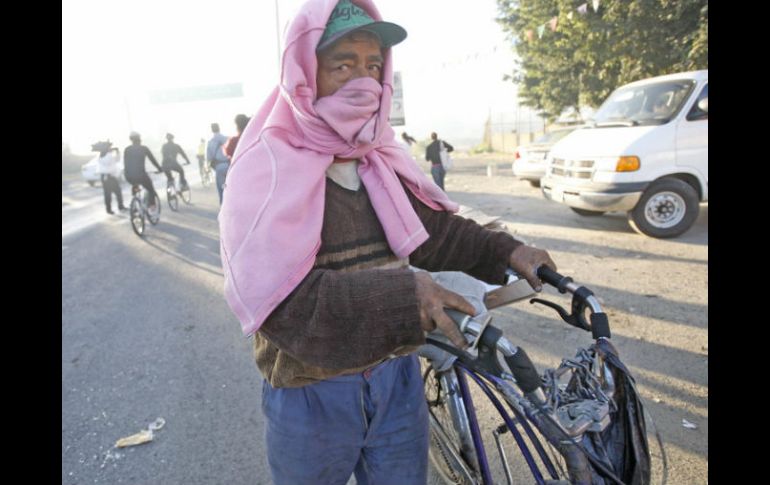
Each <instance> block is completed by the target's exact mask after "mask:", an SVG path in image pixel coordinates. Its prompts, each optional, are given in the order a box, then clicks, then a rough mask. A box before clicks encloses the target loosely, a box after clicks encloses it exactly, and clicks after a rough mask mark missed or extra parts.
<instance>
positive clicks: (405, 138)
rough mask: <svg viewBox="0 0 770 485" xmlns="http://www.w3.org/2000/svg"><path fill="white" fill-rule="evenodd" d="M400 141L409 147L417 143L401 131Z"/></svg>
mask: <svg viewBox="0 0 770 485" xmlns="http://www.w3.org/2000/svg"><path fill="white" fill-rule="evenodd" d="M401 139H402V140H404V143H406V145H407V146H409V147H411V146H412V145H414V144H415V143H417V140H415V139H414V138H413V137H411V136H410V135H409V134H408V133H407V132H405V131H402V132H401Z"/></svg>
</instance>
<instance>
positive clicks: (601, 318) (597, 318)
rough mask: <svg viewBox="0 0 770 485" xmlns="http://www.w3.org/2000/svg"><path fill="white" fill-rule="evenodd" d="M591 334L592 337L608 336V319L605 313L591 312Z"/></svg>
mask: <svg viewBox="0 0 770 485" xmlns="http://www.w3.org/2000/svg"><path fill="white" fill-rule="evenodd" d="M591 334H592V336H593V338H594V339H596V340H598V339H599V338H602V337H604V338H610V336H611V335H610V321H609V319H608V318H607V314H606V313H592V314H591Z"/></svg>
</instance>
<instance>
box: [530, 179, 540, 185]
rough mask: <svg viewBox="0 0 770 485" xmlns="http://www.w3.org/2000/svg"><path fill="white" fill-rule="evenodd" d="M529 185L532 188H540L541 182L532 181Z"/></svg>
mask: <svg viewBox="0 0 770 485" xmlns="http://www.w3.org/2000/svg"><path fill="white" fill-rule="evenodd" d="M529 185H531V186H532V187H540V181H539V180H530V181H529Z"/></svg>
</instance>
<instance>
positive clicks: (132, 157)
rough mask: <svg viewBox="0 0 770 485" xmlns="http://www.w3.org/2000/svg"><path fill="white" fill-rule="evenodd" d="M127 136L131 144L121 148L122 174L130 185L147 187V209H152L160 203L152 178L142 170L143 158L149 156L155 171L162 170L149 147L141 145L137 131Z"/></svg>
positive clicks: (140, 138)
mask: <svg viewBox="0 0 770 485" xmlns="http://www.w3.org/2000/svg"><path fill="white" fill-rule="evenodd" d="M128 138H129V139H130V140H131V145H129V146H127V147H126V149H125V150H123V165H124V167H123V174H124V175H125V177H126V181H128V183H130V184H131V185H141V186H143V187H144V188H145V189H147V192H148V193H149V194H150V204H149V206H148V209H149V210H150V211H154V210H155V209H156V208H157V207H156V204H157V203H160V198H159V197H158V194H157V192H155V187H154V186H153V185H152V179H151V178H150V176H149V175H147V172H146V171H145V170H144V163H145V160H146V159H148V158H149V159H150V162H152V164H153V165H155V168H157V169H158V170H157V172H155V173H161V172H162V170H161V168H160V165H158V161H157V160H155V157H154V156H153V155H152V152H151V151H150V149H149V148H147V147H146V146H144V145H142V137H141V136H140V135H139V133H137V132H135V131H132V132H131V134H130V135H129V136H128Z"/></svg>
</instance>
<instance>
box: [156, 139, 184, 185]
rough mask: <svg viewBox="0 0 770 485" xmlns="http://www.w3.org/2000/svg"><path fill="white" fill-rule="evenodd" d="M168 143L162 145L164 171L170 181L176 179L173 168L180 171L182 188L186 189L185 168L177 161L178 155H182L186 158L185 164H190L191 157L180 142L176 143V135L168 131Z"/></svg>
mask: <svg viewBox="0 0 770 485" xmlns="http://www.w3.org/2000/svg"><path fill="white" fill-rule="evenodd" d="M166 140H167V141H166V143H165V144H164V145H163V147H161V149H160V153H161V155H163V171H164V172H166V177H167V178H168V180H169V182H171V181H172V180H174V177H173V174H172V173H171V171H172V170H175V171H177V172H179V179H180V181H181V186H180V187H181V189H182V190H184V189H185V188H186V187H187V179H186V178H185V177H184V169H183V168H182V166H181V165H179V162H177V161H176V156H177V155H182V158H184V159H185V165H190V159H189V158H187V154H186V153H185V152H184V150H182V147H180V146H179V145H178V144H176V143H174V135H172V134H171V133H166Z"/></svg>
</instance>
